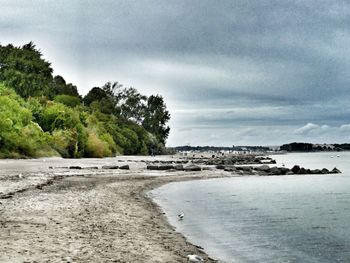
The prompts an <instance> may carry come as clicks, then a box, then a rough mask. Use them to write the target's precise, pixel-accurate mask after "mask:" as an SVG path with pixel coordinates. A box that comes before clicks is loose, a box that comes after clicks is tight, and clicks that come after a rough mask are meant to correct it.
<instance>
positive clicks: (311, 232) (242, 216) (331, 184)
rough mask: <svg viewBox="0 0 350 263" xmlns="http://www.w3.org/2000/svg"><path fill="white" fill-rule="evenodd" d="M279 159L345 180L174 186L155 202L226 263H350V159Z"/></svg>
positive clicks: (315, 156)
mask: <svg viewBox="0 0 350 263" xmlns="http://www.w3.org/2000/svg"><path fill="white" fill-rule="evenodd" d="M338 154H339V155H340V156H339V157H337V155H338ZM273 157H274V158H275V159H276V160H277V162H278V164H279V165H281V164H282V163H283V164H284V165H285V166H287V167H291V166H293V165H294V164H299V165H301V166H303V167H305V168H323V167H326V168H329V169H332V168H333V167H335V166H336V167H337V168H339V169H340V170H342V171H343V174H341V175H307V176H273V177H258V176H246V177H238V178H223V179H211V180H202V181H190V182H180V183H171V184H167V185H165V186H163V187H161V188H158V189H155V190H153V191H152V192H151V196H152V197H153V198H154V199H155V200H156V202H157V203H158V204H160V205H161V206H162V207H163V209H164V210H165V212H166V215H167V217H168V219H169V221H170V223H171V224H172V225H174V226H175V227H176V229H177V231H179V232H181V233H183V234H184V235H185V236H186V237H187V238H188V239H189V240H190V241H191V242H192V243H194V244H197V245H200V246H202V247H203V248H204V250H205V251H206V252H207V253H208V254H209V255H210V256H212V257H214V258H216V259H219V260H220V261H223V262H259V263H263V262H266V263H267V262H268V263H273V262H298V263H299V262H305V263H307V262H332V263H333V262H350V153H344V152H342V153H307V154H286V155H278V156H273ZM332 157H333V158H332ZM180 212H184V213H185V218H184V220H182V221H178V219H177V214H178V213H180Z"/></svg>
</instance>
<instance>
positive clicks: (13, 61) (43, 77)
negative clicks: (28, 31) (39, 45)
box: [0, 42, 53, 98]
mask: <svg viewBox="0 0 350 263" xmlns="http://www.w3.org/2000/svg"><path fill="white" fill-rule="evenodd" d="M52 71H53V70H52V68H51V64H50V63H49V62H47V61H45V60H44V59H43V58H42V54H41V52H40V51H39V50H37V49H36V47H35V45H34V43H33V42H29V43H28V44H26V45H24V46H23V47H14V46H13V45H7V46H1V45H0V81H2V82H4V83H5V85H6V86H7V87H10V88H12V89H14V90H15V91H16V92H17V94H19V95H20V96H22V97H24V98H27V97H30V96H41V95H46V96H48V95H49V94H50V84H51V83H52Z"/></svg>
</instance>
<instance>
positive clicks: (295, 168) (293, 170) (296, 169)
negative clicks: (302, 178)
mask: <svg viewBox="0 0 350 263" xmlns="http://www.w3.org/2000/svg"><path fill="white" fill-rule="evenodd" d="M291 171H292V172H293V173H295V174H298V173H299V171H300V166H299V165H294V166H293V168H292V169H291Z"/></svg>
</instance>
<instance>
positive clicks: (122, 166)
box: [0, 155, 333, 262]
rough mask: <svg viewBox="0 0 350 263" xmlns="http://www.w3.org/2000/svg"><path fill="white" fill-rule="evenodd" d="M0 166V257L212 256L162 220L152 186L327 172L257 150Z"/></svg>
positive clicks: (157, 259) (108, 258) (13, 259)
mask: <svg viewBox="0 0 350 263" xmlns="http://www.w3.org/2000/svg"><path fill="white" fill-rule="evenodd" d="M267 164H270V166H269V165H267ZM0 167H1V168H2V169H1V170H0V224H1V228H2V231H1V232H0V262H186V256H187V255H189V254H197V255H200V256H202V257H203V258H204V259H205V262H217V260H215V259H212V258H210V257H209V256H208V255H207V254H206V253H205V251H204V250H203V248H201V247H200V246H196V244H191V243H190V242H189V241H188V240H186V238H185V237H184V236H183V235H182V234H181V233H179V232H177V231H176V229H175V228H174V226H172V225H170V223H169V222H168V219H169V214H165V213H164V212H163V210H162V208H161V207H159V206H158V205H157V204H155V203H154V202H153V200H152V199H151V197H150V196H149V192H150V191H151V190H152V189H155V188H157V187H160V186H162V185H165V184H168V183H171V182H180V181H189V180H200V179H210V178H223V177H237V176H242V175H254V176H267V175H268V176H276V175H290V174H300V175H304V174H305V173H311V174H313V173H314V172H318V173H323V172H324V173H333V170H332V171H329V170H327V169H322V170H321V169H316V170H310V169H304V168H303V167H299V166H297V167H293V168H292V169H289V168H286V167H276V166H275V161H274V160H273V159H271V158H269V157H267V156H258V155H231V156H227V157H216V158H212V157H204V156H199V157H194V156H191V157H180V156H158V157H150V156H149V157H145V156H120V157H116V158H102V159H62V158H42V159H29V160H12V159H9V160H0ZM317 167H318V166H317ZM294 168H295V169H294ZM319 168H321V167H319ZM178 212H179V213H180V212H181V211H178ZM174 217H176V215H175V216H174ZM175 220H177V218H175ZM185 220H186V218H185Z"/></svg>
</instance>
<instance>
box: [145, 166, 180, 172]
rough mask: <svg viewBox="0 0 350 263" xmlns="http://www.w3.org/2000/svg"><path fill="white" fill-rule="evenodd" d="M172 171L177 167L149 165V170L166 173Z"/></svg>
mask: <svg viewBox="0 0 350 263" xmlns="http://www.w3.org/2000/svg"><path fill="white" fill-rule="evenodd" d="M171 169H175V167H174V166H173V165H147V170H159V171H165V170H171Z"/></svg>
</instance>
